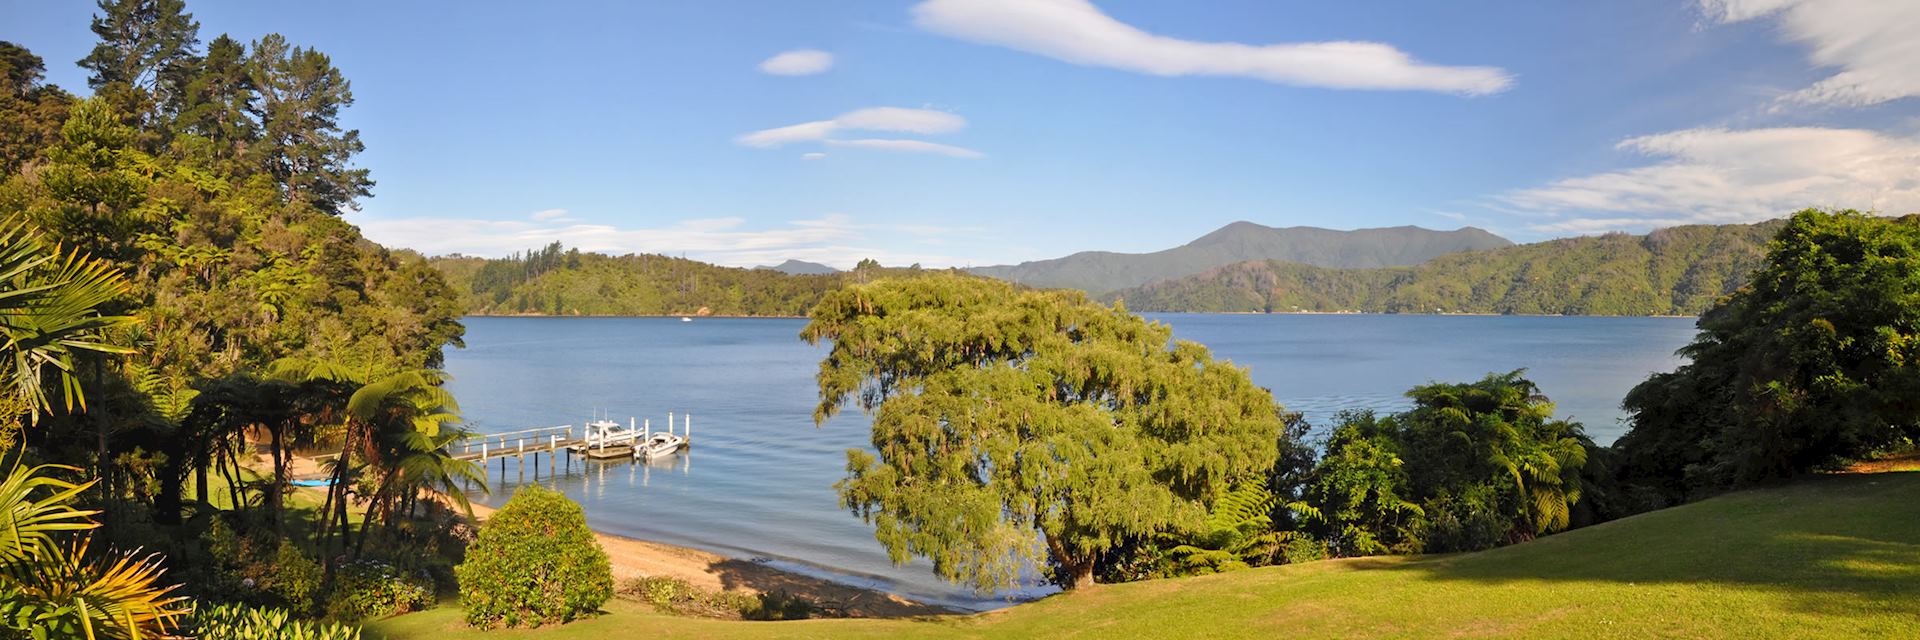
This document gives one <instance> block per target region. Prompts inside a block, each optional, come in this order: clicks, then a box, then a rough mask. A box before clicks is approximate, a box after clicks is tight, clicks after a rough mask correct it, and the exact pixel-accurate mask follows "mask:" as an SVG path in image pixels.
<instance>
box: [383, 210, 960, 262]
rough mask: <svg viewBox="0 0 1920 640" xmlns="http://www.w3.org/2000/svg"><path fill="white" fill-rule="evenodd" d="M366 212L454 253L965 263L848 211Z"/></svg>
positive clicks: (433, 251)
mask: <svg viewBox="0 0 1920 640" xmlns="http://www.w3.org/2000/svg"><path fill="white" fill-rule="evenodd" d="M367 217H368V215H367V214H364V213H355V214H350V216H349V220H350V221H351V222H354V223H355V224H357V225H359V227H360V230H361V232H362V233H363V234H365V235H366V237H367V238H369V239H371V240H373V241H375V242H378V243H380V244H383V245H386V246H390V247H406V248H409V249H413V250H415V251H419V252H421V253H424V254H427V255H446V254H453V253H460V254H465V255H474V256H496V257H497V256H504V255H507V254H510V253H513V252H515V251H525V250H528V249H533V248H538V247H541V246H545V245H547V244H549V243H552V242H560V243H561V244H564V245H566V246H567V247H569V248H579V249H580V250H581V251H597V252H601V253H609V254H614V255H620V254H627V253H657V254H665V255H674V256H679V255H685V256H687V257H689V258H693V259H696V260H703V261H707V262H712V263H714V264H720V265H726V266H734V267H751V266H756V265H766V264H778V263H780V262H781V261H783V260H787V259H797V260H806V261H809V262H819V263H822V264H829V265H833V266H836V267H840V268H843V269H850V268H852V267H853V266H854V263H856V262H858V261H859V260H860V259H861V258H874V259H877V260H879V261H880V262H881V263H883V264H889V265H907V264H912V263H915V262H918V263H921V264H924V265H927V266H945V265H959V264H965V261H963V260H959V259H956V258H953V257H949V256H944V255H933V254H923V253H914V252H911V251H899V250H894V249H885V248H880V247H878V246H874V245H875V244H877V243H875V242H873V241H872V240H871V239H870V238H869V237H868V236H869V234H870V233H871V232H874V231H881V232H888V233H895V232H898V233H904V234H907V235H918V234H920V233H923V232H926V230H924V229H921V228H919V227H912V228H895V227H893V226H890V225H866V224H859V223H856V222H855V221H854V220H853V218H852V217H850V216H846V215H840V214H833V215H827V216H822V217H820V218H815V219H810V220H795V221H791V222H788V223H787V224H785V225H780V226H774V227H771V228H758V229H756V228H750V227H749V225H748V223H747V221H746V220H744V219H742V218H737V217H726V218H698V219H689V220H682V221H680V222H678V223H675V224H672V225H668V226H665V227H657V228H623V227H618V226H614V225H604V224H584V223H578V222H563V221H542V220H488V219H479V218H399V219H364V218H367ZM944 231H945V232H946V233H955V232H963V231H964V230H958V229H946V230H944ZM888 244H893V243H888ZM894 246H897V245H894Z"/></svg>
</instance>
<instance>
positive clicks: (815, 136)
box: [733, 107, 986, 159]
mask: <svg viewBox="0 0 1920 640" xmlns="http://www.w3.org/2000/svg"><path fill="white" fill-rule="evenodd" d="M966 126H967V119H966V118H963V117H960V116H959V115H956V114H952V113H947V112H945V111H935V110H932V109H908V108H905V107H871V108H867V109H858V110H854V111H849V112H846V113H843V114H840V115H839V116H836V117H834V118H833V119H831V120H814V121H812V122H802V123H800V124H793V125H787V126H784V127H774V128H772V129H761V130H759V131H754V132H751V133H746V134H742V135H740V136H737V137H735V138H734V139H733V141H734V143H736V144H739V145H741V146H746V147H754V148H760V149H774V148H779V147H782V146H786V145H789V144H795V143H804V142H819V143H825V144H827V145H831V146H838V147H848V148H857V149H875V150H881V151H907V152H918V153H933V154H938V155H944V156H949V157H954V158H984V157H986V154H984V153H980V152H978V151H975V150H972V149H967V148H963V147H956V146H953V145H946V144H938V143H933V142H926V141H922V140H895V139H855V140H844V139H838V138H835V137H834V136H835V135H836V134H839V133H843V132H847V131H885V132H892V133H915V134H922V135H938V134H946V133H954V132H957V131H959V130H961V129H964V128H966ZM802 157H803V158H805V156H802ZM807 159H813V158H807Z"/></svg>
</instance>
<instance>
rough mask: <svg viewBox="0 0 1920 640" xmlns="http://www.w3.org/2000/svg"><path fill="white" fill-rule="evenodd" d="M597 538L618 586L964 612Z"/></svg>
mask: <svg viewBox="0 0 1920 640" xmlns="http://www.w3.org/2000/svg"><path fill="white" fill-rule="evenodd" d="M495 511H496V509H494V508H493V507H489V506H486V505H483V504H479V503H474V504H473V516H474V520H475V524H476V525H478V524H479V523H480V522H484V521H485V520H486V519H487V518H488V517H489V516H491V515H493V513H494V512H495ZM593 537H594V539H595V540H596V541H598V542H599V543H600V548H601V549H602V550H604V551H606V553H607V560H608V562H609V563H610V564H611V565H612V567H613V579H614V584H615V585H616V586H617V585H618V584H619V583H620V582H623V581H626V580H628V579H631V578H638V577H645V576H666V577H671V578H679V579H681V580H685V581H687V582H688V583H689V584H692V585H693V586H695V587H699V588H701V589H705V590H708V591H744V592H749V593H774V592H784V593H787V594H789V595H796V596H800V597H803V598H806V599H808V600H812V601H813V602H815V603H817V604H822V605H828V606H831V607H835V608H838V609H840V610H841V611H843V612H845V614H846V615H847V616H848V617H853V618H904V617H912V616H929V615H954V614H961V613H964V612H962V611H956V610H953V609H949V608H946V607H941V606H937V605H931V604H923V603H919V602H914V601H912V600H908V599H906V598H903V597H901V596H899V595H895V594H892V593H886V592H883V591H877V590H874V589H867V588H863V587H856V586H853V585H848V584H842V583H839V582H834V581H832V580H827V579H823V578H816V577H813V576H807V575H802V574H799V573H794V572H792V571H786V570H783V569H778V568H775V567H770V566H767V565H764V564H760V563H756V562H753V561H751V560H743V559H739V558H731V557H727V556H723V555H720V554H717V553H713V552H710V551H703V550H700V549H694V548H690V547H682V546H678V545H671V544H667V543H664V542H654V541H652V540H641V539H639V538H630V537H627V536H622V535H617V534H611V533H606V532H604V531H599V530H597V529H596V530H594V531H593Z"/></svg>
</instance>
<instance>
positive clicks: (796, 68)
mask: <svg viewBox="0 0 1920 640" xmlns="http://www.w3.org/2000/svg"><path fill="white" fill-rule="evenodd" d="M832 68H833V54H831V53H827V52H825V51H821V50H818V49H794V50H792V51H784V52H781V53H780V54H778V55H775V56H773V57H771V58H767V59H766V60H765V61H762V62H761V63H760V71H761V72H762V73H768V74H772V75H776V76H810V75H814V74H817V73H826V71H827V70H828V69H832Z"/></svg>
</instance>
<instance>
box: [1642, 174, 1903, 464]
mask: <svg viewBox="0 0 1920 640" xmlns="http://www.w3.org/2000/svg"><path fill="white" fill-rule="evenodd" d="M1699 328H1700V332H1699V334H1698V335H1697V336H1695V338H1694V341H1693V343H1692V344H1690V345H1688V346H1687V347H1686V348H1685V349H1682V350H1681V353H1682V354H1683V355H1685V356H1686V357H1687V358H1688V360H1689V362H1688V363H1687V364H1686V365H1684V366H1682V367H1680V368H1679V369H1678V370H1677V371H1674V372H1672V373H1664V374H1659V375H1655V376H1653V377H1652V378H1649V379H1648V380H1647V381H1646V382H1643V383H1641V384H1640V385H1639V386H1637V387H1634V389H1633V391H1632V392H1630V393H1629V394H1628V395H1627V399H1626V403H1625V404H1626V408H1627V410H1628V411H1629V412H1630V413H1631V414H1632V423H1633V424H1632V428H1631V429H1630V430H1629V431H1628V432H1627V434H1626V435H1625V436H1624V437H1622V438H1621V439H1620V442H1619V443H1617V445H1616V446H1617V447H1618V448H1619V449H1620V450H1621V452H1622V454H1623V456H1624V460H1625V465H1626V469H1625V473H1626V475H1627V478H1628V479H1629V480H1630V481H1633V482H1637V483H1643V484H1647V485H1650V486H1653V487H1655V488H1657V489H1659V490H1661V491H1662V492H1663V493H1664V494H1665V495H1666V497H1667V498H1668V499H1681V498H1684V497H1687V496H1688V494H1689V493H1690V492H1692V491H1695V490H1698V489H1702V488H1706V489H1712V488H1719V487H1726V486H1737V485H1741V484H1747V483H1753V482H1759V481H1764V480H1768V479H1774V478H1782V477H1787V476H1791V475H1794V474H1799V473H1805V472H1808V471H1811V470H1814V469H1816V468H1819V467H1821V466H1824V465H1830V464H1834V463H1837V462H1841V461H1844V460H1847V459H1852V458H1858V457H1861V456H1865V455H1868V454H1871V453H1873V452H1875V451H1876V450H1878V449H1880V448H1882V447H1886V446H1888V445H1891V444H1895V443H1898V442H1902V441H1911V440H1912V439H1913V438H1915V437H1920V216H1906V217H1902V218H1882V217H1875V216H1870V215H1865V214H1861V213H1858V212H1854V211H1840V212H1833V213H1828V212H1822V211H1817V210H1807V211H1802V212H1799V213H1796V214H1794V215H1793V217H1792V218H1791V219H1790V220H1789V221H1788V223H1787V225H1786V226H1785V227H1784V228H1782V229H1780V232H1779V235H1778V236H1776V237H1775V238H1774V240H1773V242H1772V243H1771V244H1769V245H1768V251H1767V260H1766V265H1765V266H1764V267H1763V268H1761V269H1760V270H1759V271H1757V272H1756V273H1754V276H1753V279H1752V282H1751V283H1750V284H1749V285H1748V286H1747V287H1745V288H1743V289H1741V290H1740V291H1739V292H1738V293H1735V294H1734V295H1732V296H1730V297H1728V298H1727V299H1726V300H1724V301H1722V302H1721V303H1720V304H1718V305H1716V306H1714V308H1713V309H1712V310H1710V311H1708V312H1707V313H1706V314H1705V315H1703V316H1701V318H1700V322H1699Z"/></svg>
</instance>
